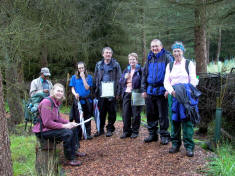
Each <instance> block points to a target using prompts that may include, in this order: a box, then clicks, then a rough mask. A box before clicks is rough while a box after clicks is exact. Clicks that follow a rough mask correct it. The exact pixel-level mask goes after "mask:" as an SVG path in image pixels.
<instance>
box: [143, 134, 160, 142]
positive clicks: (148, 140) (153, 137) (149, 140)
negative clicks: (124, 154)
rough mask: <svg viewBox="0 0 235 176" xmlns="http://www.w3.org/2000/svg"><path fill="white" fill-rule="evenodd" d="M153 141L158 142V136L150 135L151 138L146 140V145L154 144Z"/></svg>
mask: <svg viewBox="0 0 235 176" xmlns="http://www.w3.org/2000/svg"><path fill="white" fill-rule="evenodd" d="M153 141H158V136H153V135H149V137H147V138H145V139H144V142H145V143H149V142H153Z"/></svg>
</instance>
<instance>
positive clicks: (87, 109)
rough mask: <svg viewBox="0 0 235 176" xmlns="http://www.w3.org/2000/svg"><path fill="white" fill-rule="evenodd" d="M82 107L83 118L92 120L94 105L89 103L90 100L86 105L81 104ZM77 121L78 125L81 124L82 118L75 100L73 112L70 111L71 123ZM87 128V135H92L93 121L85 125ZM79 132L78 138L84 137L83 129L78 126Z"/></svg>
mask: <svg viewBox="0 0 235 176" xmlns="http://www.w3.org/2000/svg"><path fill="white" fill-rule="evenodd" d="M81 105H82V111H83V118H84V120H87V119H89V118H91V116H92V113H93V105H92V103H91V102H89V100H87V101H86V103H85V104H81ZM73 120H74V121H75V122H76V123H80V116H79V111H78V105H77V100H76V99H74V102H73V105H72V108H71V111H70V121H73ZM85 127H86V132H87V135H89V136H90V135H91V121H89V122H87V123H85ZM77 130H78V132H77V133H78V136H79V138H81V137H82V129H81V126H78V128H77Z"/></svg>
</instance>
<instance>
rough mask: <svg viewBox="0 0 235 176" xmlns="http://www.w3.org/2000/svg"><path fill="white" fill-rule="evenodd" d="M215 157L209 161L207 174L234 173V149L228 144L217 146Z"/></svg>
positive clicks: (220, 175)
mask: <svg viewBox="0 0 235 176" xmlns="http://www.w3.org/2000/svg"><path fill="white" fill-rule="evenodd" d="M216 153H217V157H215V158H212V161H211V162H210V163H209V170H208V174H209V175H214V176H217V175H218V176H232V175H234V173H235V151H234V149H233V148H232V146H231V145H229V144H224V145H222V146H218V148H217V150H216Z"/></svg>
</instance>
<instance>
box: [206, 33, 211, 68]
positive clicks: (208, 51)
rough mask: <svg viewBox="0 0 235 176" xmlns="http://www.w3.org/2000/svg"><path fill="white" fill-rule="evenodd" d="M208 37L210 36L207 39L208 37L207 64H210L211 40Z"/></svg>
mask: <svg viewBox="0 0 235 176" xmlns="http://www.w3.org/2000/svg"><path fill="white" fill-rule="evenodd" d="M208 36H209V34H207V37H206V53H207V60H206V64H209V62H210V38H209V37H208Z"/></svg>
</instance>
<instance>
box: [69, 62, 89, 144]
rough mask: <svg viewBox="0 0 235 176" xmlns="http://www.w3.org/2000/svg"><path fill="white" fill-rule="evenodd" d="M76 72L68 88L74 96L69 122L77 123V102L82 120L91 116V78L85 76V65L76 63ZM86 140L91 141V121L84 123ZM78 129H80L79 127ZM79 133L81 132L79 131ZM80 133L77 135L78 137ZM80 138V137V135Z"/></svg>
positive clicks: (87, 75)
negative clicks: (80, 109)
mask: <svg viewBox="0 0 235 176" xmlns="http://www.w3.org/2000/svg"><path fill="white" fill-rule="evenodd" d="M77 68H78V71H77V73H76V74H75V75H73V76H72V78H71V80H70V84H69V86H70V87H71V90H72V94H73V95H74V103H73V107H72V110H71V112H72V113H71V114H70V115H71V117H70V121H72V120H75V122H77V123H79V122H80V120H79V111H78V105H77V104H78V101H80V103H81V106H82V111H83V117H84V120H87V119H89V118H90V117H91V116H92V112H93V110H92V108H93V105H92V98H91V91H90V88H91V87H92V76H91V75H89V74H87V71H86V68H85V63H84V62H78V64H77ZM85 127H86V133H87V139H88V140H90V139H92V137H91V121H89V122H87V123H85ZM79 128H80V127H79ZM80 131H81V130H80ZM80 134H81V132H80V133H79V135H80ZM80 137H81V135H80Z"/></svg>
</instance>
